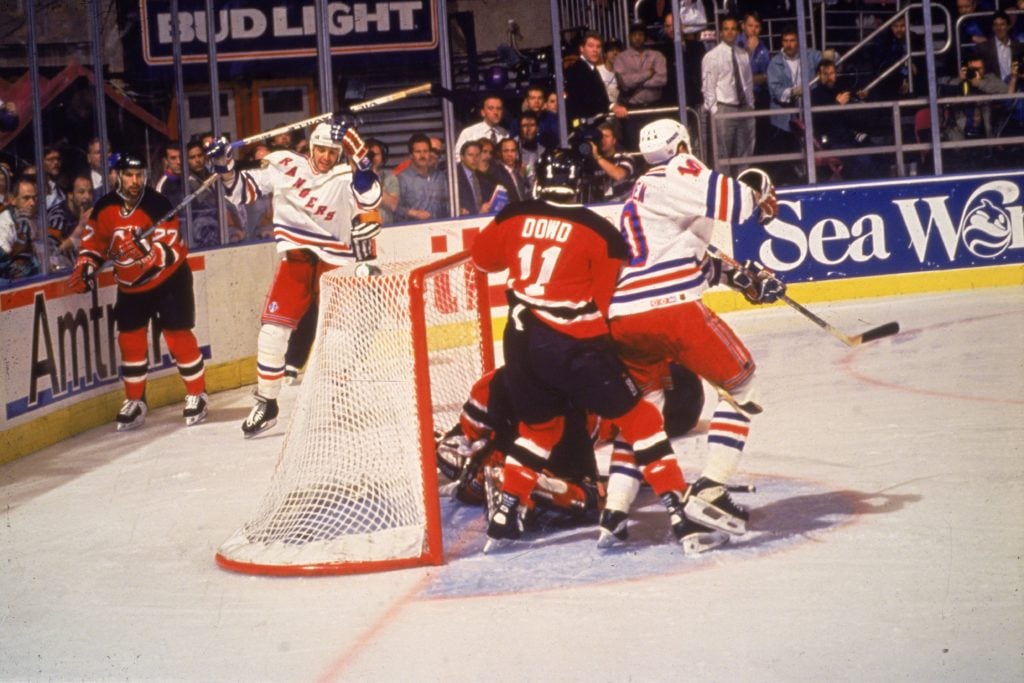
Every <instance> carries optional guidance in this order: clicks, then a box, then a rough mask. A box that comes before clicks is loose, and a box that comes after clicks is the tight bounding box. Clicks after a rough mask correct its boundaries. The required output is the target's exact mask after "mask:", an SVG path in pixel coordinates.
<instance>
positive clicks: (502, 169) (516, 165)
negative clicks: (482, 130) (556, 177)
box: [491, 138, 533, 202]
mask: <svg viewBox="0 0 1024 683" xmlns="http://www.w3.org/2000/svg"><path fill="white" fill-rule="evenodd" d="M491 171H492V172H491V175H492V176H493V177H494V178H495V180H497V182H498V184H500V185H503V186H504V187H505V190H506V191H507V192H508V200H509V202H519V201H522V200H524V199H529V198H530V197H531V196H532V194H533V193H532V190H531V188H530V185H529V183H528V182H527V180H526V174H525V173H524V172H523V161H522V159H521V158H520V156H519V143H518V142H516V140H515V138H505V139H504V140H502V141H501V142H499V143H498V157H497V160H496V162H495V163H493V164H492V169H491Z"/></svg>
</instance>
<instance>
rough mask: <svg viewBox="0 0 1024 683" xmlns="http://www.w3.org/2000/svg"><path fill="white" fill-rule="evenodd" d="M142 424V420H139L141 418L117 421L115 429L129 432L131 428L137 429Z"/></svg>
mask: <svg viewBox="0 0 1024 683" xmlns="http://www.w3.org/2000/svg"><path fill="white" fill-rule="evenodd" d="M143 424H144V422H143V421H141V420H140V421H138V422H118V423H117V431H119V432H130V431H132V430H133V429H138V428H139V427H141V426H142V425H143Z"/></svg>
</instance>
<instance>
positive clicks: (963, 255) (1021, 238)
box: [734, 172, 1024, 282]
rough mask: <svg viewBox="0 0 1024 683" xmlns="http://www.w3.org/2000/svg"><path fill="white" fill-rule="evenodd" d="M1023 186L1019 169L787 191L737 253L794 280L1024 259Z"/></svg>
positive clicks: (741, 238) (744, 233)
mask: <svg viewBox="0 0 1024 683" xmlns="http://www.w3.org/2000/svg"><path fill="white" fill-rule="evenodd" d="M1022 188H1024V172H1014V173H1004V174H999V175H995V174H986V175H977V176H957V177H952V178H937V179H934V180H916V179H915V180H912V181H911V180H907V181H897V182H893V183H886V184H881V183H879V184H845V185H837V186H835V187H828V188H823V189H800V190H793V191H785V190H783V191H780V192H779V217H778V218H777V219H776V220H774V221H772V222H770V223H769V224H767V225H764V226H760V225H745V226H743V228H742V229H740V230H737V231H736V232H735V233H734V237H735V240H736V256H737V257H738V258H741V259H743V258H754V259H757V260H759V261H761V262H762V263H764V264H765V265H766V266H768V267H769V268H772V269H773V270H775V271H776V272H778V273H780V274H785V275H786V276H787V280H789V281H791V282H799V281H811V280H833V279H839V278H846V277H862V276H869V275H888V274H895V273H911V272H922V271H930V270H949V269H951V268H967V267H974V266H989V265H1000V264H1010V263H1022V262H1024V189H1022ZM755 234H756V236H755Z"/></svg>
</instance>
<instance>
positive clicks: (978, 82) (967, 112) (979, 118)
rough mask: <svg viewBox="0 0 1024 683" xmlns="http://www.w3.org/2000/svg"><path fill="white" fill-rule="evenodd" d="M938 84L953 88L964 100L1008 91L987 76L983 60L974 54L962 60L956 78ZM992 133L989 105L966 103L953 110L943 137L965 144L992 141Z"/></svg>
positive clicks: (995, 78) (990, 74)
mask: <svg viewBox="0 0 1024 683" xmlns="http://www.w3.org/2000/svg"><path fill="white" fill-rule="evenodd" d="M940 84H942V85H946V86H952V87H954V88H956V89H957V91H959V92H961V93H962V94H963V95H965V96H967V95H979V94H984V95H996V94H1003V93H1006V92H1008V90H1009V88H1008V87H1007V84H1006V83H1003V81H1002V80H1000V78H999V76H996V75H995V74H992V73H988V72H986V70H985V60H984V59H982V58H981V56H980V55H977V54H975V55H971V56H969V57H966V58H965V59H964V60H963V65H962V66H961V67H960V72H959V74H958V75H957V76H956V77H954V78H947V79H943V80H942V81H940ZM992 132H993V128H992V105H991V104H990V103H988V102H978V103H965V104H963V105H961V106H958V107H956V108H955V110H954V112H953V117H952V123H951V125H949V126H947V128H946V130H945V136H946V139H947V140H964V139H970V138H980V137H992Z"/></svg>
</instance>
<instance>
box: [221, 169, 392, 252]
mask: <svg viewBox="0 0 1024 683" xmlns="http://www.w3.org/2000/svg"><path fill="white" fill-rule="evenodd" d="M267 194H271V195H272V196H273V199H272V202H271V205H272V207H273V213H274V239H275V240H276V241H277V250H278V252H286V251H289V250H291V249H309V250H311V251H313V252H315V253H316V254H317V255H318V256H319V257H320V258H322V259H323V260H324V261H327V262H328V263H332V264H334V265H341V264H343V263H346V262H348V261H349V260H350V259H353V258H355V253H354V252H353V250H352V246H351V232H352V219H353V218H355V217H356V216H357V215H358V214H359V213H361V212H363V211H368V210H370V209H373V208H375V207H376V206H377V205H378V204H380V198H381V189H380V183H378V182H374V184H373V186H372V187H371V188H370V189H369V190H367V191H366V192H356V190H355V188H354V187H353V186H352V170H351V169H350V168H349V166H348V165H347V164H338V165H337V166H335V167H334V168H332V169H331V170H330V171H328V172H326V173H320V172H318V171H316V170H315V169H314V168H313V166H312V162H311V161H310V160H309V159H308V158H307V157H304V156H302V155H299V154H296V153H294V152H290V151H287V150H281V151H277V152H271V153H270V154H268V155H267V156H266V157H264V158H263V161H262V164H261V166H260V168H256V169H251V170H247V171H240V172H239V174H238V178H237V179H236V181H235V184H234V185H233V186H232V187H231V188H228V193H227V196H228V198H229V199H230V200H231V201H232V202H233V203H235V204H250V203H252V202H254V201H256V200H257V199H259V198H260V197H263V196H264V195H267Z"/></svg>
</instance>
